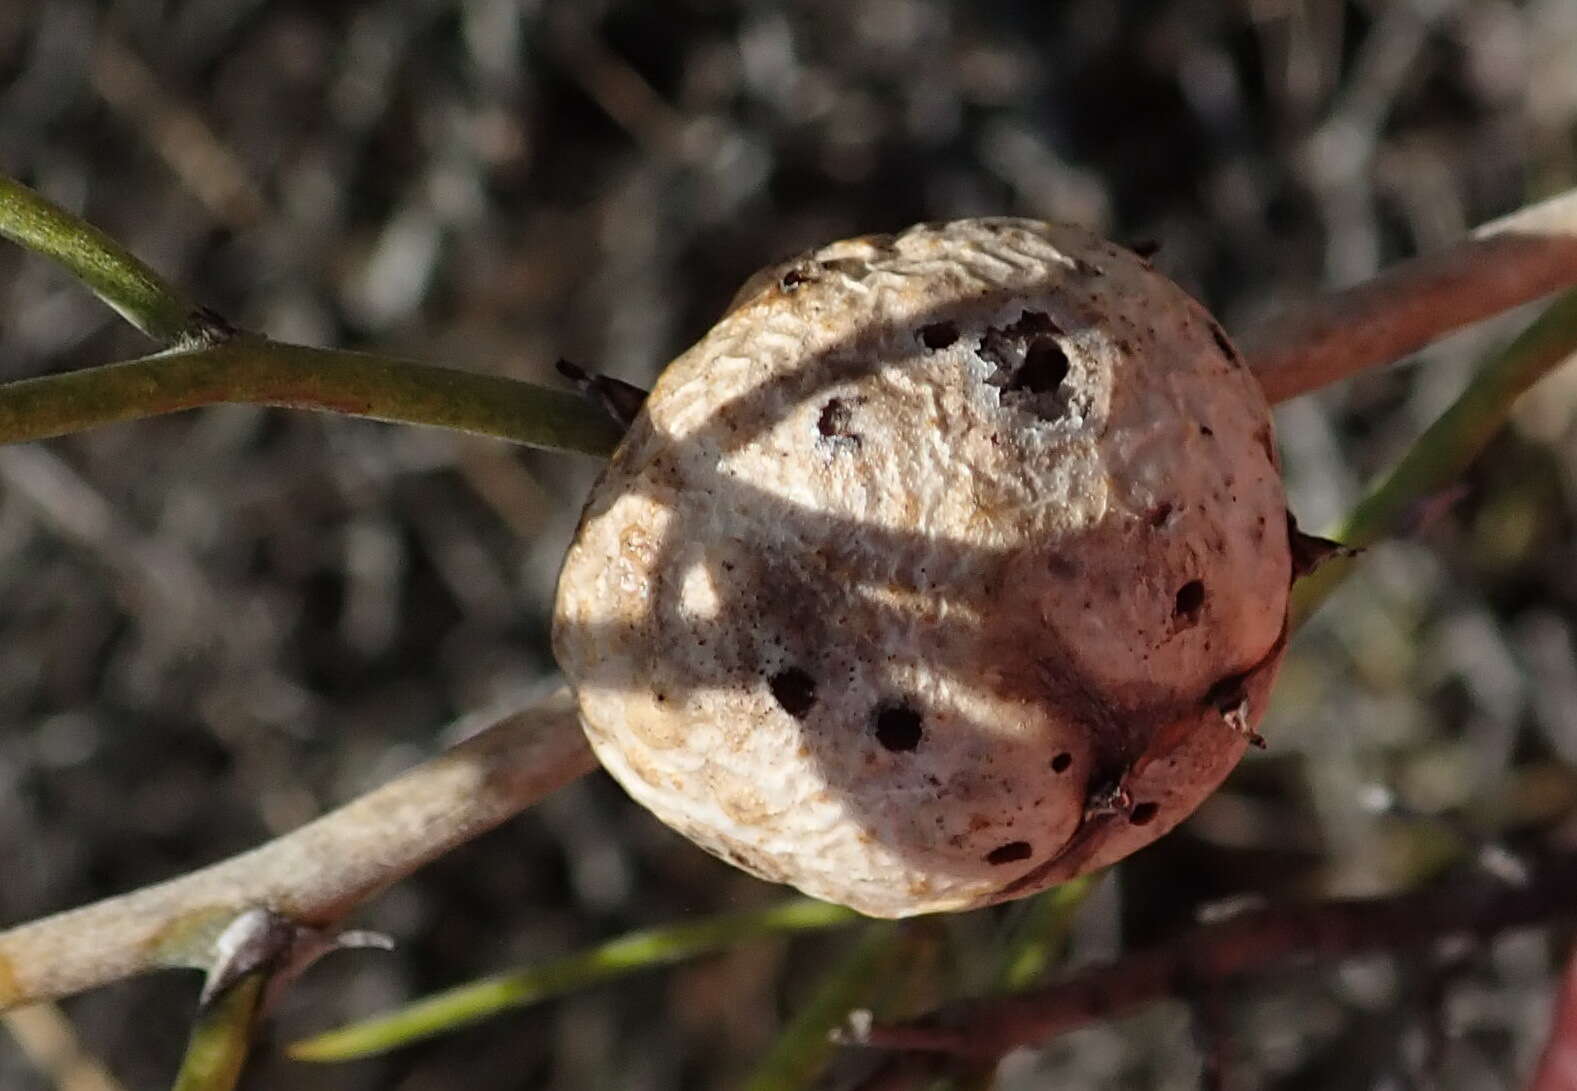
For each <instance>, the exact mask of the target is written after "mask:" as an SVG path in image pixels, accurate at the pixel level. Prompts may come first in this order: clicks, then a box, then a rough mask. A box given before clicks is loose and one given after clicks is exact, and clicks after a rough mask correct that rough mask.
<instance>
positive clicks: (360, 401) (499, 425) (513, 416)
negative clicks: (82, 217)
mask: <svg viewBox="0 0 1577 1091" xmlns="http://www.w3.org/2000/svg"><path fill="white" fill-rule="evenodd" d="M222 402H232V403H245V404H249V405H272V406H284V407H287V408H291V409H314V410H321V411H324V412H330V413H344V414H347V415H349V416H354V417H370V418H372V419H373V420H382V421H396V422H400V423H404V424H423V425H432V426H435V427H439V428H448V429H450V430H452V431H458V432H473V433H476V434H479V435H484V436H492V437H494V438H496V439H506V440H510V441H512V442H515V443H524V444H528V445H530V446H533V447H548V448H552V449H554V450H560V451H580V452H582V453H584V454H591V455H602V456H606V455H607V454H608V453H609V452H610V451H612V450H613V447H614V445H615V444H616V443H617V442H618V441H619V437H620V435H621V434H622V429H620V428H619V427H618V425H617V424H615V423H614V422H613V420H612V419H611V418H609V417H608V416H607V415H606V414H604V413H600V412H597V411H596V409H595V408H593V407H592V406H591V405H589V404H587V403H586V402H585V401H584V400H583V399H582V398H580V397H579V396H578V395H576V394H573V393H571V392H569V391H567V390H550V389H548V388H547V387H541V386H536V385H534V384H532V383H525V382H520V381H519V380H516V379H505V378H503V377H501V376H496V375H481V374H478V373H476V372H470V371H458V370H454V369H451V368H442V367H434V366H433V365H431V364H419V363H416V362H414V361H412V360H401V359H397V358H395V357H389V356H374V355H370V354H368V353H363V352H344V351H336V350H331V349H317V348H307V347H305V346H303V345H290V344H285V343H283V342H279V341H268V340H264V339H263V338H259V337H253V336H250V335H239V336H236V337H233V338H231V339H230V340H228V341H226V342H224V343H223V344H218V345H212V346H208V347H205V348H197V349H189V350H185V351H177V352H163V353H159V354H157V355H154V356H145V357H143V358H142V359H140V360H131V361H128V362H126V363H120V364H106V365H105V366H103V367H93V368H84V369H82V370H80V371H68V372H64V373H61V374H58V375H44V376H40V377H38V378H36V379H22V380H19V381H17V382H12V383H4V384H0V443H20V442H23V441H26V440H35V439H48V438H50V437H52V436H62V435H66V434H68V433H71V432H81V431H85V430H87V429H89V428H96V427H98V426H99V425H103V424H111V423H114V422H115V421H124V420H136V419H141V418H144V417H155V416H159V415H161V414H164V413H174V412H177V411H179V410H182V409H192V408H195V407H197V406H200V405H216V404H219V403H222Z"/></svg>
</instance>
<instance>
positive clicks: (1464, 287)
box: [0, 179, 1577, 1008]
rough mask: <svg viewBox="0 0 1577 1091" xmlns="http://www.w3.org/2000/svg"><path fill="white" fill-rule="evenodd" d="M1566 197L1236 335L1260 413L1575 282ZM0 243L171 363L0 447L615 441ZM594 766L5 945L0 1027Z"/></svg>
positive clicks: (9, 431)
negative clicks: (230, 440)
mask: <svg viewBox="0 0 1577 1091" xmlns="http://www.w3.org/2000/svg"><path fill="white" fill-rule="evenodd" d="M1574 221H1577V195H1568V196H1566V197H1563V198H1559V199H1557V200H1555V201H1551V202H1547V203H1546V204H1545V205H1541V206H1537V207H1535V208H1533V209H1529V210H1527V211H1525V212H1524V213H1520V214H1518V215H1517V216H1515V217H1512V218H1511V219H1510V220H1508V221H1504V222H1503V223H1501V224H1497V225H1491V227H1490V228H1489V229H1486V230H1488V231H1490V232H1491V233H1494V232H1499V234H1498V235H1496V237H1494V238H1487V239H1476V240H1473V241H1469V242H1466V243H1463V244H1461V245H1459V246H1458V247H1455V248H1453V249H1451V250H1449V251H1447V252H1445V253H1444V254H1441V255H1436V256H1434V257H1430V258H1423V259H1418V260H1417V261H1414V262H1410V263H1407V264H1405V265H1403V266H1400V267H1398V268H1397V269H1395V270H1392V271H1390V272H1388V273H1386V274H1383V275H1382V276H1381V277H1379V278H1377V279H1376V280H1374V281H1372V282H1370V283H1369V284H1367V285H1362V286H1359V287H1358V288H1354V289H1351V290H1349V291H1348V292H1345V293H1340V294H1338V295H1337V296H1334V297H1330V298H1328V299H1326V300H1321V301H1316V302H1315V303H1313V304H1310V305H1309V306H1307V307H1303V308H1299V309H1297V310H1296V311H1295V312H1293V313H1290V314H1289V315H1288V316H1286V317H1285V318H1283V319H1279V320H1277V321H1276V322H1273V323H1269V324H1266V325H1264V326H1261V327H1258V328H1257V329H1254V330H1251V331H1249V332H1248V334H1246V335H1245V336H1244V337H1243V338H1242V341H1243V343H1244V347H1245V348H1246V349H1248V350H1249V355H1250V357H1251V359H1252V360H1253V361H1254V365H1255V368H1256V371H1257V372H1258V373H1259V374H1260V375H1261V378H1262V381H1263V382H1264V383H1265V385H1266V389H1267V391H1268V393H1269V394H1270V396H1271V398H1272V400H1281V399H1284V398H1286V397H1290V396H1292V395H1294V394H1296V393H1300V392H1302V391H1304V390H1308V389H1312V388H1314V387H1316V386H1319V385H1323V384H1324V383H1328V382H1333V381H1335V380H1336V379H1338V378H1341V377H1343V376H1346V375H1349V374H1352V373H1354V372H1356V371H1359V370H1361V369H1363V368H1366V367H1371V366H1374V365H1376V364H1379V363H1384V362H1388V361H1390V360H1391V359H1394V358H1396V357H1397V356H1400V355H1403V354H1405V353H1406V352H1409V351H1412V349H1414V348H1417V347H1418V346H1419V345H1421V344H1423V343H1426V342H1427V341H1429V340H1431V339H1433V338H1434V337H1438V336H1440V335H1441V334H1443V333H1445V332H1448V331H1450V330H1452V329H1455V328H1457V327H1459V326H1462V325H1465V324H1467V323H1469V322H1472V321H1476V320H1477V319H1479V318H1482V317H1485V316H1487V315H1489V314H1492V313H1496V312H1498V311H1499V310H1502V309H1505V308H1507V307H1510V306H1513V305H1515V304H1518V303H1521V302H1525V301H1527V300H1529V299H1532V298H1536V297H1537V296H1539V295H1542V294H1545V293H1547V292H1549V291H1551V290H1553V289H1555V288H1557V287H1560V286H1562V285H1566V284H1571V283H1573V282H1577V242H1574V241H1573V240H1574V237H1577V236H1574V231H1577V228H1574ZM0 235H4V236H6V237H9V238H12V239H14V240H15V241H18V242H20V243H22V244H23V245H25V246H29V247H31V248H33V249H35V250H38V251H40V252H42V253H45V254H47V255H49V256H51V257H54V258H55V259H56V260H59V261H60V262H62V263H63V264H64V265H65V266H66V267H67V268H68V269H69V270H70V271H72V272H73V273H74V274H76V275H77V276H78V277H80V278H81V279H83V280H84V281H85V282H86V283H87V284H88V285H89V286H90V287H91V288H93V290H94V291H95V292H97V293H98V294H99V295H100V297H101V298H103V299H104V300H105V301H106V302H108V303H109V304H110V305H111V306H113V307H114V308H115V309H116V310H117V311H119V312H120V313H121V314H123V315H125V316H126V317H127V318H128V319H129V320H130V321H132V323H133V324H134V325H136V326H137V327H138V328H139V329H142V330H143V331H144V332H146V333H148V334H149V335H150V336H153V337H155V338H157V339H159V340H160V341H162V342H163V343H165V344H167V345H174V346H177V347H178V349H179V351H175V352H169V353H164V354H161V355H158V356H153V357H148V358H145V359H142V360H135V361H131V362H129V363H125V364H119V365H110V366H108V367H104V368H95V369H89V370H86V371H80V372H73V373H69V374H65V375H53V376H46V377H42V378H38V379H30V380H25V381H22V382H19V383H12V384H6V385H3V386H0V441H15V440H19V439H36V438H42V437H45V436H49V435H58V434H62V433H64V432H69V431H76V430H79V429H82V428H87V427H92V426H94V425H97V424H102V423H106V422H109V421H115V420H127V419H131V418H135V417H142V416H149V415H152V414H155V413H164V412H172V411H175V410H178V409H183V408H187V407H190V406H196V405H207V404H213V403H218V402H251V403H260V404H268V405H285V406H293V407H298V408H312V409H324V410H333V411H340V412H350V413H356V414H360V415H364V416H372V417H378V418H380V419H385V420H397V421H404V422H408V423H421V424H435V425H440V426H443V427H448V428H458V429H463V430H468V431H475V432H479V433H483V434H487V435H495V436H501V437H504V438H508V439H513V440H517V441H520V442H527V443H534V444H538V445H542V446H551V447H558V448H567V449H573V450H581V451H587V452H592V453H606V451H607V450H608V449H609V448H610V447H611V446H612V444H613V442H614V441H615V440H616V438H617V436H616V427H615V426H614V425H612V424H611V422H609V421H608V420H607V418H606V417H605V416H604V415H602V414H601V413H599V412H597V411H596V410H595V409H594V408H592V407H590V406H588V405H586V404H584V403H582V402H580V401H579V400H577V399H574V398H572V397H570V396H569V395H567V394H562V395H561V394H557V393H555V392H552V391H547V390H539V389H537V388H533V387H530V386H529V385H527V384H521V383H514V382H510V381H508V380H503V379H498V378H490V377H486V376H479V375H474V374H468V373H461V372H451V371H445V370H443V369H439V368H433V367H429V366H427V365H421V364H414V363H410V362H408V361H401V360H391V359H388V358H384V357H376V356H367V355H362V354H355V353H343V352H330V351H327V350H320V349H309V348H304V347H301V346H293V345H281V344H276V343H273V342H269V341H266V340H264V339H261V338H256V337H252V336H248V335H244V334H236V333H235V332H234V331H233V330H232V329H231V328H230V327H229V326H228V325H227V324H225V323H224V322H223V321H222V320H219V319H217V318H216V317H215V316H213V315H211V314H210V313H209V312H207V311H204V310H202V309H201V308H196V307H194V306H192V305H191V304H190V303H189V302H188V301H187V300H186V299H185V298H184V297H183V296H182V295H181V294H180V293H178V292H176V291H175V290H174V289H173V288H171V287H170V286H169V285H167V284H165V283H164V282H163V281H162V280H160V279H159V278H158V276H157V275H156V274H154V273H153V272H152V271H151V270H149V269H148V268H147V267H146V266H144V265H142V264H141V263H140V262H138V261H137V260H136V259H135V258H134V257H132V256H131V255H130V254H129V253H127V252H126V251H125V250H124V249H122V248H121V247H119V246H118V245H117V244H115V243H114V242H113V241H112V240H109V239H108V238H106V237H105V236H103V235H102V234H101V233H99V232H97V231H95V230H94V229H93V228H91V227H89V226H88V225H86V224H84V223H82V222H81V221H80V220H78V219H77V218H76V217H73V216H71V215H70V214H69V213H66V212H64V211H63V210H60V209H58V208H56V207H55V206H53V205H50V204H49V203H48V202H47V201H44V200H43V199H42V198H40V197H38V196H37V195H36V194H33V193H32V192H31V191H30V190H27V189H26V188H25V187H22V186H20V185H18V184H16V183H14V182H10V181H7V180H4V179H0ZM593 766H594V761H593V758H592V756H591V753H590V751H589V749H588V748H587V746H586V744H585V742H584V741H583V739H582V738H581V735H580V731H579V727H578V724H577V722H576V719H575V715H574V711H573V708H572V705H571V701H570V699H569V697H568V695H567V694H562V693H561V694H560V695H558V696H557V697H555V698H554V699H553V700H552V701H551V702H549V703H548V704H547V705H545V706H544V707H542V708H540V709H537V710H535V711H534V712H532V713H529V714H525V715H523V716H521V717H516V718H514V719H511V720H509V721H506V722H504V723H502V724H499V725H496V726H495V727H494V728H492V729H490V730H489V731H488V732H487V733H485V734H484V735H483V736H481V737H479V738H477V739H475V740H472V741H471V742H470V743H467V744H465V745H464V746H462V747H459V748H457V749H456V750H455V751H453V752H451V753H450V754H448V755H445V756H444V757H442V758H439V759H437V760H435V761H433V762H430V763H428V764H427V765H424V766H421V767H419V768H418V769H416V770H414V771H413V772H411V773H410V774H407V775H406V776H405V777H402V778H400V779H398V780H396V781H395V782H393V783H391V784H389V785H387V786H385V787H384V788H381V789H379V790H377V791H375V792H373V793H371V794H370V795H368V796H366V797H364V798H362V799H361V800H358V801H356V802H354V803H352V804H349V805H348V806H346V807H344V808H342V809H341V810H339V811H336V812H334V813H332V814H330V815H328V816H325V817H324V818H322V819H319V820H318V821H317V822H314V823H312V824H310V825H308V826H306V827H303V828H302V829H301V830H298V831H296V832H295V833H292V834H289V835H287V836H285V837H282V838H280V839H278V840H276V841H274V842H271V843H270V844H268V845H265V846H263V847H262V848H259V849H257V850H254V851H253V852H250V853H246V854H243V855H241V856H238V857H235V858H234V859H232V860H229V861H226V862H224V863H221V864H218V865H215V866H213V867H210V868H207V869H205V870H202V871H199V872H196V873H193V874H191V875H188V876H185V877H183V878H179V879H175V880H172V881H170V882H167V883H164V884H161V885H158V886H155V887H151V888H148V889H146V890H143V891H139V892H136V893H133V894H128V895H125V896H123V897H119V898H113V899H110V900H108V901H105V902H101V903H98V904H96V905H93V906H89V907H86V908H84V909H79V910H75V911H73V912H69V913H64V914H60V915H58V916H55V917H51V918H48V919H46V920H43V921H40V922H37V923H35V924H31V925H26V926H23V927H20V928H17V929H14V930H12V931H11V932H7V933H3V934H0V1008H3V1007H6V1006H10V1005H16V1004H21V1003H26V1002H28V1001H30V1000H35V999H40V998H44V997H52V996H59V995H63V994H65V993H68V992H74V991H78V990H81V989H84V988H89V987H92V986H95V985H99V984H104V983H107V982H110V981H114V980H117V979H120V978H122V977H126V976H129V975H131V974H134V973H138V972H141V971H144V970H147V969H151V968H153V967H156V966H163V965H207V964H208V962H209V961H210V960H211V956H212V952H211V950H210V947H211V944H212V941H213V938H214V936H215V935H216V934H217V931H218V930H219V929H221V928H222V927H223V926H224V925H225V924H226V923H227V922H229V921H230V920H232V919H233V918H234V916H235V915H236V913H237V912H239V911H241V910H243V909H245V908H247V907H249V906H261V907H265V908H268V909H271V910H274V911H276V912H278V913H280V914H282V915H284V916H286V917H289V918H291V919H293V920H296V921H298V922H300V923H302V924H330V923H332V922H334V921H335V920H336V919H337V918H338V917H339V916H341V915H342V914H343V913H345V912H347V911H348V910H349V909H351V908H352V907H353V906H354V905H356V904H357V903H358V902H360V901H361V900H363V899H365V898H366V897H368V896H370V895H371V894H373V893H375V892H376V891H378V890H380V889H382V888H383V887H384V886H386V885H388V884H389V883H390V882H393V881H394V880H396V879H398V878H400V877H401V876H403V875H405V874H407V873H408V872H409V871H411V870H413V869H414V868H415V867H417V866H418V865H420V864H421V863H423V862H425V861H426V860H428V859H431V858H432V857H433V856H435V855H437V854H439V853H441V852H443V851H445V850H447V849H448V848H450V847H452V846H454V845H456V844H459V843H461V842H463V841H465V840H467V839H469V838H470V837H473V836H475V835H476V834H477V833H479V832H481V831H482V830H485V829H487V828H489V827H491V826H493V825H495V824H496V823H498V822H500V821H502V820H503V819H505V818H507V817H509V816H510V815H513V814H515V813H516V812H518V811H520V810H522V809H524V808H525V807H527V806H529V805H530V804H531V803H532V802H534V801H535V800H537V799H538V798H540V797H541V796H542V795H543V794H545V793H546V792H548V791H551V790H552V789H554V788H556V787H558V786H559V785H560V784H562V783H564V782H565V781H567V780H569V779H572V778H574V777H577V776H579V775H581V774H582V773H584V772H586V771H588V770H590V769H591V768H593Z"/></svg>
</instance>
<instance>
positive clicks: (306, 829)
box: [0, 689, 596, 1010]
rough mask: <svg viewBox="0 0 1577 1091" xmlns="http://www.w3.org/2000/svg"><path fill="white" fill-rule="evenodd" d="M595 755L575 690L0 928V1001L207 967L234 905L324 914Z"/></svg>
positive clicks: (567, 777)
mask: <svg viewBox="0 0 1577 1091" xmlns="http://www.w3.org/2000/svg"><path fill="white" fill-rule="evenodd" d="M595 766H596V759H595V758H593V757H592V754H591V750H590V748H589V747H588V746H587V745H586V742H585V738H584V736H583V735H582V734H581V730H580V724H579V720H578V719H577V716H576V712H575V707H574V701H573V698H572V697H571V695H570V693H569V691H568V690H567V689H559V690H557V691H556V692H555V693H554V694H553V695H552V696H550V697H548V698H547V699H545V700H543V701H542V702H540V703H538V704H536V705H534V706H532V707H531V708H529V709H526V710H524V711H521V712H519V713H516V714H514V715H512V716H510V717H508V718H507V719H504V720H501V721H499V722H497V723H495V724H493V725H491V726H490V727H488V728H487V729H486V730H485V731H483V732H482V733H480V734H479V735H476V736H475V737H473V738H471V739H470V740H468V741H466V742H464V743H461V744H460V745H458V746H456V747H454V748H453V749H451V750H449V751H447V752H446V753H444V754H442V755H440V756H438V757H436V758H434V759H432V760H431V761H428V762H426V763H424V764H422V765H420V766H417V767H416V768H415V769H412V770H411V771H410V772H408V773H406V774H404V775H403V776H401V777H398V778H396V779H395V780H393V781H391V782H389V783H388V784H386V785H384V786H382V787H381V788H377V789H375V790H374V791H372V792H369V793H368V794H366V795H364V796H362V797H360V798H359V799H357V800H355V801H354V802H351V803H348V804H346V805H345V806H343V807H341V808H340V809H338V810H336V811H333V812H331V813H329V814H327V815H324V816H323V817H322V818H319V819H318V820H316V821H315V822H312V823H309V824H308V825H306V826H303V827H301V828H300V829H298V830H295V831H293V832H291V833H289V834H286V835H285V836H283V837H280V838H278V839H276V840H274V841H270V842H269V843H267V844H265V845H263V846H261V847H259V848H256V849H253V850H252V851H250V852H247V853H243V854H241V855H239V856H235V857H232V858H231V859H229V860H226V861H223V862H222V863H218V864H215V865H213V866H211V867H208V868H204V869H202V870H201V871H195V872H192V873H191V874H188V875H183V876H181V877H179V878H176V879H172V880H170V881H168V882H165V883H161V884H159V885H157V886H151V887H147V888H145V889H143V890H139V891H136V892H134V893H130V894H125V895H122V896H120V897H115V898H109V899H107V900H105V901H101V902H97V903H95V904H93V905H89V906H85V907H83V908H81V909H75V910H71V911H69V912H66V913H60V914H57V915H55V916H53V917H47V918H45V919H43V920H41V921H37V922H35V923H32V924H26V925H22V926H21V927H18V928H14V929H12V930H11V931H9V932H5V933H0V1010H4V1009H5V1008H9V1007H15V1006H17V1005H21V1004H27V1003H31V1002H33V1001H36V1000H44V999H49V998H52V997H58V996H64V995H67V994H69V993H74V992H79V991H81V990H83V989H90V988H94V987H96V986H99V985H104V984H107V983H109V982H112V981H118V980H120V979H122V978H125V977H129V976H131V975H133V974H138V973H143V972H146V971H148V970H151V969H156V968H159V967H163V966H198V967H206V966H207V965H208V964H209V963H210V962H211V960H212V944H213V940H214V939H215V938H216V937H217V935H218V933H219V931H221V930H222V929H223V928H224V926H225V925H226V924H228V923H229V922H230V921H231V920H232V919H234V917H235V916H236V914H238V913H239V912H241V911H243V910H245V909H248V908H251V907H262V908H266V909H271V910H273V911H274V912H276V913H279V914H281V915H282V916H284V917H286V918H289V919H291V920H294V921H296V922H298V923H301V924H305V925H317V926H320V927H327V926H330V925H333V924H334V923H335V922H336V921H338V919H339V918H340V917H341V916H343V915H344V914H345V913H347V912H348V911H349V910H351V909H352V908H354V907H355V906H356V905H357V904H358V903H360V902H362V901H364V900H365V899H367V898H369V897H371V896H372V895H374V894H376V893H378V892H379V891H380V890H382V889H383V888H384V887H386V886H388V885H389V884H390V883H392V882H394V881H395V880H397V879H400V878H402V877H404V876H405V875H408V874H409V873H410V872H412V871H414V870H415V869H416V868H418V867H420V866H421V865H422V864H424V863H426V862H427V861H429V860H431V859H433V858H434V857H436V856H439V855H441V854H442V853H444V852H446V851H448V850H449V849H451V848H453V847H454V846H455V845H458V844H461V843H463V842H465V841H468V840H470V839H471V838H473V837H476V836H477V835H479V834H481V833H483V832H484V831H486V830H488V829H491V828H492V827H493V826H496V825H497V824H499V823H500V822H502V821H504V820H505V819H507V818H509V817H511V816H512V815H515V814H517V813H519V812H520V811H522V810H524V809H526V808H527V807H529V806H530V805H531V804H533V803H535V802H537V801H538V800H540V799H541V798H543V797H544V796H546V795H547V794H549V793H550V792H552V791H554V790H556V789H557V788H559V787H561V786H562V785H564V784H566V783H568V782H569V781H572V780H574V779H575V778H577V777H580V776H582V775H584V774H585V773H587V772H589V771H590V770H591V769H593V768H594V767H595Z"/></svg>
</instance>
